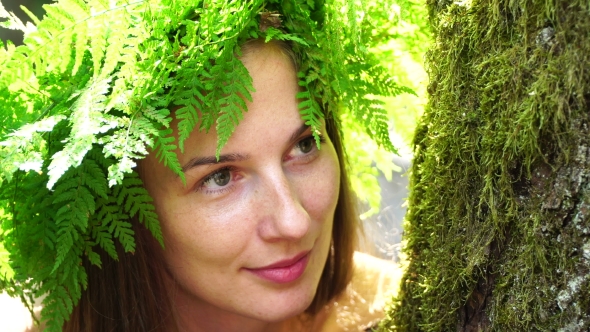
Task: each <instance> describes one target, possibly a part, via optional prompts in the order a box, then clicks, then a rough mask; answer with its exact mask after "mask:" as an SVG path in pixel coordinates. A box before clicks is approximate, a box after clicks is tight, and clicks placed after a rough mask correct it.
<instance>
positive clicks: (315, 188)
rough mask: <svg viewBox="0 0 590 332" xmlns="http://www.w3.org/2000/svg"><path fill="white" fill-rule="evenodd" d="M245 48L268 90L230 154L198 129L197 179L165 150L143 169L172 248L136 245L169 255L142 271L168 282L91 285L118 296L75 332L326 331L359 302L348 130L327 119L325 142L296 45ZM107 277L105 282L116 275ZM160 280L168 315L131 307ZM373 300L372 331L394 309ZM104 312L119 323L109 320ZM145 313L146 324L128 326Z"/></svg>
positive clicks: (192, 156)
mask: <svg viewBox="0 0 590 332" xmlns="http://www.w3.org/2000/svg"><path fill="white" fill-rule="evenodd" d="M242 50H243V52H244V53H243V56H242V57H241V61H242V62H243V63H244V65H245V66H246V68H247V69H248V72H249V73H250V75H251V76H252V78H253V84H254V88H255V91H256V92H254V93H253V95H252V97H253V100H252V102H248V103H247V105H248V112H247V113H246V114H245V115H244V119H243V120H242V122H241V123H240V125H239V126H238V127H237V129H236V131H235V132H234V133H233V135H232V137H231V138H230V140H229V141H228V143H227V144H226V145H225V147H224V148H223V150H222V154H221V156H220V158H219V160H216V158H215V149H216V143H217V135H216V133H215V132H213V131H212V132H209V133H205V132H199V131H197V130H195V131H193V133H192V134H191V136H190V137H189V138H188V140H187V141H186V143H185V151H186V153H184V154H180V153H179V160H180V161H181V164H182V165H183V171H184V173H185V174H186V178H187V181H186V184H184V183H183V182H182V181H181V180H180V178H179V177H178V176H177V175H176V174H174V172H172V171H171V170H170V169H169V168H167V167H165V166H164V165H162V164H161V163H160V162H159V161H158V160H157V158H156V157H155V155H154V154H150V155H148V157H147V158H146V159H145V160H143V161H142V162H141V163H140V164H139V172H140V174H141V177H142V179H143V182H144V184H145V186H146V188H147V189H148V191H149V193H150V194H151V196H152V197H153V198H154V202H155V205H156V210H157V212H158V215H159V217H160V221H161V224H162V231H163V234H164V239H165V245H166V249H165V250H161V249H160V248H159V246H158V244H157V243H156V242H155V241H149V238H148V239H147V241H148V242H150V244H148V246H149V247H150V248H149V250H150V251H154V252H156V253H153V254H151V255H150V256H149V257H140V255H141V254H140V253H137V252H136V254H135V257H134V259H137V260H142V259H149V260H153V259H155V257H158V258H157V260H158V261H161V262H163V263H162V264H154V265H155V267H153V269H154V270H157V269H161V270H162V271H152V272H147V271H146V272H145V273H141V272H139V271H138V273H139V274H140V279H141V281H143V282H146V281H147V280H149V279H147V278H146V276H152V275H156V274H160V278H161V279H162V280H161V283H162V284H161V285H153V286H150V287H147V288H145V287H141V288H139V289H137V290H138V292H139V293H142V294H125V293H128V292H129V291H128V290H129V286H130V285H126V284H125V282H126V281H122V282H120V284H118V285H116V286H115V287H112V286H108V285H105V286H102V287H101V286H99V285H93V284H92V282H91V283H90V284H89V289H92V288H95V289H100V291H99V292H97V293H95V296H96V297H98V298H102V297H104V296H107V297H110V298H112V299H114V300H115V303H108V302H105V301H104V299H95V298H92V296H90V297H89V298H88V301H85V299H84V298H83V299H82V301H81V304H80V306H79V307H78V309H77V311H75V314H74V316H73V317H74V318H73V319H72V321H71V322H70V323H69V324H71V325H68V324H66V326H68V327H70V326H71V328H69V329H68V328H66V331H68V330H71V331H86V330H96V331H105V330H129V331H133V330H136V329H137V328H139V326H142V328H141V329H142V330H144V329H145V330H151V329H149V328H147V327H148V326H154V327H158V326H161V327H162V328H163V329H162V330H163V331H174V330H178V331H314V330H317V331H321V330H326V326H324V325H327V324H328V323H327V322H326V321H327V320H328V318H332V320H335V319H336V311H335V307H334V306H333V305H332V306H331V304H333V303H335V301H336V300H337V298H338V297H339V296H340V297H341V299H340V301H344V302H346V301H347V300H348V299H346V296H341V295H342V293H343V291H344V290H345V288H346V286H347V285H348V283H349V281H350V279H351V277H352V272H353V266H354V264H353V261H352V256H353V250H354V248H355V243H356V241H355V240H356V239H355V237H356V234H357V227H358V221H357V218H356V216H357V214H356V213H355V210H354V207H353V204H352V202H351V194H350V191H349V189H348V185H347V183H348V179H347V177H346V173H345V165H344V159H343V157H342V147H341V141H340V137H339V135H338V130H337V128H336V127H335V124H334V121H333V120H332V119H327V120H326V123H324V124H323V125H322V129H321V133H320V134H321V137H322V138H321V141H322V143H321V145H320V148H318V147H317V146H316V144H315V141H314V138H313V136H312V133H311V131H310V128H309V126H306V125H305V124H304V122H303V121H302V120H301V116H300V115H299V112H298V108H297V106H298V101H297V99H296V97H295V96H296V94H297V92H298V91H299V89H300V88H299V86H298V85H297V79H296V67H295V65H296V63H295V62H294V57H293V56H292V52H290V49H289V48H288V45H287V44H285V43H279V42H271V43H267V44H265V43H264V42H263V41H259V40H256V41H251V42H249V43H247V44H246V45H245V46H244V47H243V48H242ZM365 261H366V259H365ZM128 264H137V263H123V262H121V263H120V264H119V266H118V267H116V268H115V269H120V271H119V272H118V273H125V272H123V270H126V269H127V270H129V269H131V270H132V268H130V267H129V265H128ZM143 264H149V263H143ZM382 264H384V265H385V264H386V263H382ZM381 268H382V267H381ZM373 269H374V268H373ZM106 270H107V268H103V271H102V272H103V273H104V272H106ZM369 270H370V268H369ZM385 270H387V269H385ZM378 272H381V271H378ZM387 272H391V271H387ZM94 273H98V271H96V272H94V271H93V272H92V273H91V275H93V274H94ZM366 273H370V272H369V271H363V272H362V273H361V275H365V276H366ZM373 273H374V272H373ZM386 276H387V275H386ZM389 278H392V276H390V277H389ZM96 279H97V281H98V282H99V283H104V282H106V280H108V279H109V278H108V276H103V275H100V276H98V275H96ZM117 281H118V280H117ZM133 282H134V281H130V282H129V283H130V284H131V283H133ZM147 282H148V283H150V282H151V280H150V281H147ZM373 282H374V283H375V285H378V284H379V282H380V281H379V280H378V278H375V279H373ZM156 287H161V289H160V292H161V293H162V294H159V292H158V293H154V294H150V295H152V296H153V297H152V298H153V299H154V302H153V304H152V305H154V306H156V307H159V309H158V310H160V311H161V313H160V314H159V315H145V314H144V313H142V312H141V310H140V309H137V307H140V306H141V305H144V304H145V303H146V302H145V300H143V299H142V300H134V301H132V302H133V303H130V304H128V305H130V306H134V308H132V309H130V308H125V307H124V306H125V304H121V302H119V301H120V299H121V298H123V299H125V298H127V297H132V298H135V297H140V296H146V294H145V293H146V289H147V290H148V291H149V290H150V289H154V288H156ZM104 289H109V290H115V289H116V290H117V291H116V292H117V295H115V294H113V293H109V294H104ZM361 289H363V288H361ZM364 290H367V289H364ZM371 291H373V290H368V292H369V293H370V292H371ZM129 293H130V292H129ZM376 295H381V294H362V295H361V300H363V299H362V297H371V296H376ZM357 296H358V294H357ZM97 303H101V304H103V305H99V304H97ZM116 303H119V305H117V304H116ZM372 304H373V303H367V302H366V300H365V303H357V304H356V305H355V306H356V307H357V308H356V309H357V310H358V309H361V310H360V311H361V312H363V311H364V313H363V316H362V317H361V319H360V321H357V322H354V323H356V324H357V326H356V327H363V326H368V325H369V324H370V323H374V320H375V319H376V318H377V317H378V316H379V314H382V308H379V309H381V312H375V313H376V314H375V313H373V314H371V313H369V310H370V308H369V306H370V305H372ZM85 306H91V307H92V309H90V308H87V309H84V307H85ZM121 306H123V307H121ZM166 306H169V307H168V308H167V307H166ZM326 306H328V307H329V309H326ZM362 307H366V308H364V310H363V308H362ZM110 308H113V309H114V310H109V309H110ZM85 310H86V315H84V311H85ZM103 310H106V312H103ZM146 310H147V309H146ZM348 310H349V311H350V309H348ZM97 313H99V314H100V316H103V317H105V316H106V317H110V318H112V320H104V319H103V317H100V318H98V319H97V318H96V316H98V315H97ZM304 313H305V314H304ZM135 314H138V315H139V317H136V321H137V322H140V323H139V325H137V326H138V327H137V328H135V327H132V326H128V327H123V326H124V325H123V324H124V323H123V322H125V321H126V320H127V321H129V322H131V321H133V319H130V318H129V316H133V315H135ZM346 314H347V313H346V312H340V315H344V317H343V318H344V319H349V320H353V321H354V319H353V317H352V312H350V316H351V317H346ZM357 314H358V313H357ZM88 316H91V317H88ZM143 316H146V317H143ZM331 316H332V317H331ZM148 317H149V318H148ZM99 319H101V320H102V321H104V322H99V321H98V320H99ZM151 319H155V320H154V321H150V320H151ZM158 320H161V321H158ZM141 321H143V322H141ZM105 323H106V325H101V324H105ZM330 324H332V325H335V326H332V327H331V328H330V329H333V330H342V329H343V326H342V325H350V324H351V322H347V323H344V322H335V321H334V322H331V323H330ZM89 328H91V329H89Z"/></svg>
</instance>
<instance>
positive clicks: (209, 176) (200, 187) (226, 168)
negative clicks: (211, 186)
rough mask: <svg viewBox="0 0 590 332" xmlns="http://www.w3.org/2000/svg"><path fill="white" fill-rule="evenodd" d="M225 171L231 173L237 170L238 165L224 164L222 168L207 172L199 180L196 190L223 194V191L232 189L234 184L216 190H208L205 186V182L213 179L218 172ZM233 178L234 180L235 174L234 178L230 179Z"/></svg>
mask: <svg viewBox="0 0 590 332" xmlns="http://www.w3.org/2000/svg"><path fill="white" fill-rule="evenodd" d="M223 171H229V172H230V174H231V173H233V172H235V171H236V167H233V166H223V167H221V168H218V169H216V170H214V171H212V172H211V173H209V174H207V175H206V176H205V177H204V178H203V179H202V180H201V181H199V183H198V186H197V190H196V191H202V192H204V193H205V194H223V193H225V192H227V191H228V190H230V189H231V188H232V187H233V184H229V185H227V186H225V187H223V188H221V189H215V190H207V189H206V188H205V183H207V182H208V181H210V180H213V176H215V174H217V173H219V172H223ZM232 180H233V176H232V179H230V181H232Z"/></svg>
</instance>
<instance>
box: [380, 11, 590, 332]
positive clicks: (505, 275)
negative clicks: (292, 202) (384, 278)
mask: <svg viewBox="0 0 590 332" xmlns="http://www.w3.org/2000/svg"><path fill="white" fill-rule="evenodd" d="M428 6H429V12H430V20H431V24H432V27H433V31H434V36H435V42H434V44H433V47H432V49H431V50H430V52H429V53H428V56H427V67H428V71H429V75H430V86H429V93H430V101H429V105H428V108H427V111H426V112H425V115H424V118H423V120H422V123H421V125H420V126H419V128H418V130H417V133H416V136H415V160H414V166H413V172H412V177H411V194H410V205H409V213H408V217H407V221H406V224H405V225H404V228H405V241H406V247H405V253H406V254H407V258H408V269H407V272H406V274H405V277H404V280H403V284H402V288H401V292H400V295H399V297H398V298H397V301H396V302H395V305H394V307H393V308H392V310H391V311H390V313H389V314H390V317H389V319H388V321H387V322H385V326H386V328H387V329H391V330H401V331H454V330H456V331H588V330H590V132H589V128H588V126H589V125H590V124H589V122H590V117H589V116H590V113H589V111H590V104H589V103H590V1H588V0H543V1H540V0H521V1H518V0H481V1H478V0H473V1H471V0H463V1H451V0H428Z"/></svg>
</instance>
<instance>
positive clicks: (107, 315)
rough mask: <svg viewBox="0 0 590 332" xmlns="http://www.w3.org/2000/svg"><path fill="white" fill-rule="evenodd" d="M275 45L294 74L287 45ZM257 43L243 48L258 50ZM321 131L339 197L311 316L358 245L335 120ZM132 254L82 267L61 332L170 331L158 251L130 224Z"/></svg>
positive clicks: (335, 291)
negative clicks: (77, 296) (84, 280)
mask: <svg viewBox="0 0 590 332" xmlns="http://www.w3.org/2000/svg"><path fill="white" fill-rule="evenodd" d="M273 43H276V45H277V46H279V48H280V49H281V50H282V51H284V54H285V55H287V56H288V57H289V58H290V59H291V60H292V61H293V64H294V65H295V68H298V59H297V58H296V56H295V54H294V53H293V51H292V49H291V47H290V45H288V44H286V43H284V42H273ZM258 45H260V42H257V41H253V42H248V43H247V44H246V45H244V46H245V49H246V52H247V49H248V48H250V47H257V46H258ZM326 131H327V134H328V136H329V137H330V140H331V141H332V143H333V144H334V148H335V150H336V153H337V155H338V160H339V164H340V192H339V196H338V203H337V205H336V210H335V214H334V225H333V228H332V249H331V251H330V255H329V256H328V259H327V261H326V265H325V266H324V270H323V272H322V276H321V278H320V282H319V285H318V288H317V292H316V294H315V297H314V299H313V301H312V303H311V305H310V306H309V307H308V308H307V310H306V313H307V314H309V315H311V316H313V315H315V314H317V313H318V312H319V311H320V310H321V309H322V308H323V307H324V306H325V305H326V304H328V303H329V302H330V301H331V300H333V299H334V298H335V297H336V296H337V295H339V294H340V293H341V292H342V291H344V289H345V288H346V286H347V285H348V283H349V281H350V279H351V277H352V268H353V266H352V265H353V264H352V258H353V254H354V250H355V248H356V245H357V232H358V229H359V227H360V226H359V221H358V214H357V211H356V204H355V201H354V198H353V194H352V192H351V190H350V186H349V181H348V176H347V167H348V165H347V162H346V157H345V151H344V148H343V144H342V139H341V135H340V128H339V127H338V125H337V122H336V121H335V119H334V118H331V117H330V116H329V115H328V114H326ZM133 224H134V230H135V234H136V251H135V253H134V254H128V253H127V254H125V253H123V250H122V249H121V248H119V261H114V260H112V259H111V258H109V257H108V256H107V255H106V254H103V255H102V256H103V257H102V261H103V266H102V268H98V267H96V266H92V265H91V264H90V263H89V262H88V261H85V262H84V265H85V267H86V271H88V287H87V289H86V291H85V292H84V293H83V295H82V298H81V300H80V303H79V304H78V305H77V306H76V307H75V308H74V311H73V313H72V316H71V318H70V320H69V321H68V322H66V323H65V324H64V327H63V331H65V332H82V331H88V332H90V331H100V332H102V331H165V330H166V331H169V329H170V326H171V325H172V326H174V325H175V324H174V321H173V320H174V319H173V308H172V303H171V301H170V300H169V296H168V294H167V288H166V285H165V281H164V273H165V272H164V269H165V267H164V260H163V257H162V251H161V249H160V248H158V247H157V246H158V244H157V242H156V241H155V240H154V239H153V237H152V236H151V234H150V233H149V231H147V230H146V229H145V228H144V227H143V226H141V225H139V223H138V222H137V220H134V222H133Z"/></svg>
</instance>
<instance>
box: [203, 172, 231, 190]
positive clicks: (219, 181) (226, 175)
mask: <svg viewBox="0 0 590 332" xmlns="http://www.w3.org/2000/svg"><path fill="white" fill-rule="evenodd" d="M229 180H231V172H230V170H229V169H222V170H220V171H219V172H216V173H214V174H212V175H211V177H210V178H209V179H207V180H206V181H205V184H207V183H211V181H213V182H214V183H215V185H217V186H219V187H223V186H226V185H227V184H228V183H229Z"/></svg>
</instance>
